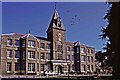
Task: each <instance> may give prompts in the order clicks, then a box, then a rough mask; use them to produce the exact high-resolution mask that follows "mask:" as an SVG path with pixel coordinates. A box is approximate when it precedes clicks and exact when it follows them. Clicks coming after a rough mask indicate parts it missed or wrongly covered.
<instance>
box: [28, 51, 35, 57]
mask: <svg viewBox="0 0 120 80" xmlns="http://www.w3.org/2000/svg"><path fill="white" fill-rule="evenodd" d="M28 58H29V59H30V58H32V59H35V51H28Z"/></svg>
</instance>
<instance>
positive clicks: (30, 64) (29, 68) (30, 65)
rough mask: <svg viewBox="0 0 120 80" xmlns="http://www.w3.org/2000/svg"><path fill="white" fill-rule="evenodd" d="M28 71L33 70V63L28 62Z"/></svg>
mask: <svg viewBox="0 0 120 80" xmlns="http://www.w3.org/2000/svg"><path fill="white" fill-rule="evenodd" d="M28 71H30V72H34V71H35V63H28Z"/></svg>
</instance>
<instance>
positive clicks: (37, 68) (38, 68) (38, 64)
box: [37, 63, 39, 72]
mask: <svg viewBox="0 0 120 80" xmlns="http://www.w3.org/2000/svg"><path fill="white" fill-rule="evenodd" d="M37 71H38V72H39V63H37Z"/></svg>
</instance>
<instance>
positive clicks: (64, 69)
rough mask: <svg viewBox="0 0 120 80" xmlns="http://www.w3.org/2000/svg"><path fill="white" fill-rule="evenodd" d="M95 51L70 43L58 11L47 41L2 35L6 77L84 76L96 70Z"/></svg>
mask: <svg viewBox="0 0 120 80" xmlns="http://www.w3.org/2000/svg"><path fill="white" fill-rule="evenodd" d="M94 61H95V54H94V48H93V47H90V46H87V45H83V44H80V42H75V43H74V42H68V41H66V29H65V28H64V25H63V23H62V21H61V18H60V16H59V14H58V12H57V10H55V11H54V14H53V17H52V20H51V22H50V25H49V27H48V29H47V38H44V37H39V36H34V35H32V34H31V33H28V34H18V33H10V34H2V38H1V72H2V74H32V75H43V73H45V72H54V73H60V74H67V73H68V71H69V72H72V71H75V72H77V73H81V74H87V73H94V71H95V62H94Z"/></svg>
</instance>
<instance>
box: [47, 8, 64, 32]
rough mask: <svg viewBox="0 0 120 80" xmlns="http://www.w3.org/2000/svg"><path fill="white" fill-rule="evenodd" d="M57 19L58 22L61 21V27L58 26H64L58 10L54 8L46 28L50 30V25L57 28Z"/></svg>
mask: <svg viewBox="0 0 120 80" xmlns="http://www.w3.org/2000/svg"><path fill="white" fill-rule="evenodd" d="M58 19H59V20H58ZM58 21H60V23H61V27H59V28H61V29H64V26H63V23H62V21H61V18H60V16H59V14H58V11H57V10H56V9H55V11H54V14H53V16H52V19H51V22H50V25H49V27H48V30H50V29H51V28H52V27H55V28H58V25H57V22H58ZM48 30H47V31H48Z"/></svg>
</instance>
